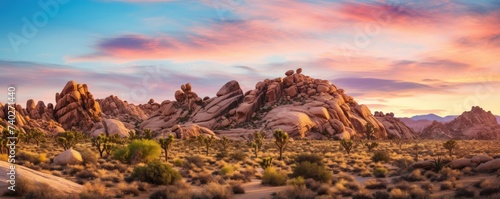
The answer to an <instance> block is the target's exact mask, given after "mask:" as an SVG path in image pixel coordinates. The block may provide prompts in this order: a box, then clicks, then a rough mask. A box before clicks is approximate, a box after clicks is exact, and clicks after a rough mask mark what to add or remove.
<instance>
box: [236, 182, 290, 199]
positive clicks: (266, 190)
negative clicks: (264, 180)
mask: <svg viewBox="0 0 500 199" xmlns="http://www.w3.org/2000/svg"><path fill="white" fill-rule="evenodd" d="M260 183H261V180H258V179H253V180H252V182H249V183H245V184H243V185H242V187H243V188H244V189H245V194H238V195H233V198H236V199H262V198H270V197H271V194H272V193H274V192H279V191H283V190H285V189H286V186H279V187H270V186H262V185H261V184H260Z"/></svg>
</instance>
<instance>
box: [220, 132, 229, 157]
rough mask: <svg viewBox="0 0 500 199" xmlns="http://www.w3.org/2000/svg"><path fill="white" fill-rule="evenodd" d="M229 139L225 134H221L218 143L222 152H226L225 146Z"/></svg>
mask: <svg viewBox="0 0 500 199" xmlns="http://www.w3.org/2000/svg"><path fill="white" fill-rule="evenodd" d="M230 141H231V140H229V139H228V138H227V137H226V136H222V139H220V141H219V142H220V145H221V146H222V153H224V154H227V146H228V145H229V142H230Z"/></svg>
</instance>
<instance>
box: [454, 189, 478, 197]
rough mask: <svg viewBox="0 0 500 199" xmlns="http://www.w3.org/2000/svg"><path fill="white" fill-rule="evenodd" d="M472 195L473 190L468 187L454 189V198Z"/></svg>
mask: <svg viewBox="0 0 500 199" xmlns="http://www.w3.org/2000/svg"><path fill="white" fill-rule="evenodd" d="M474 195H475V193H474V191H473V190H470V189H468V188H457V190H456V191H455V198H460V197H466V198H473V197H474Z"/></svg>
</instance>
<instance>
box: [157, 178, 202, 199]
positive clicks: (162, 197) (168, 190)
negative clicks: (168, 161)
mask: <svg viewBox="0 0 500 199" xmlns="http://www.w3.org/2000/svg"><path fill="white" fill-rule="evenodd" d="M192 197H193V194H192V192H191V188H190V186H189V185H188V184H186V183H184V182H181V181H179V182H176V183H174V184H173V185H168V186H167V187H165V188H164V189H162V190H158V191H156V192H154V193H153V194H151V195H150V196H149V198H150V199H191V198H192Z"/></svg>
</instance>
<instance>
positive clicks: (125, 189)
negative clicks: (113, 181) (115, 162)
mask: <svg viewBox="0 0 500 199" xmlns="http://www.w3.org/2000/svg"><path fill="white" fill-rule="evenodd" d="M117 188H118V190H119V191H120V193H118V194H117V196H121V195H133V196H139V194H140V191H139V188H138V186H137V184H136V183H132V184H126V183H123V182H122V183H119V184H118V185H117Z"/></svg>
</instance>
